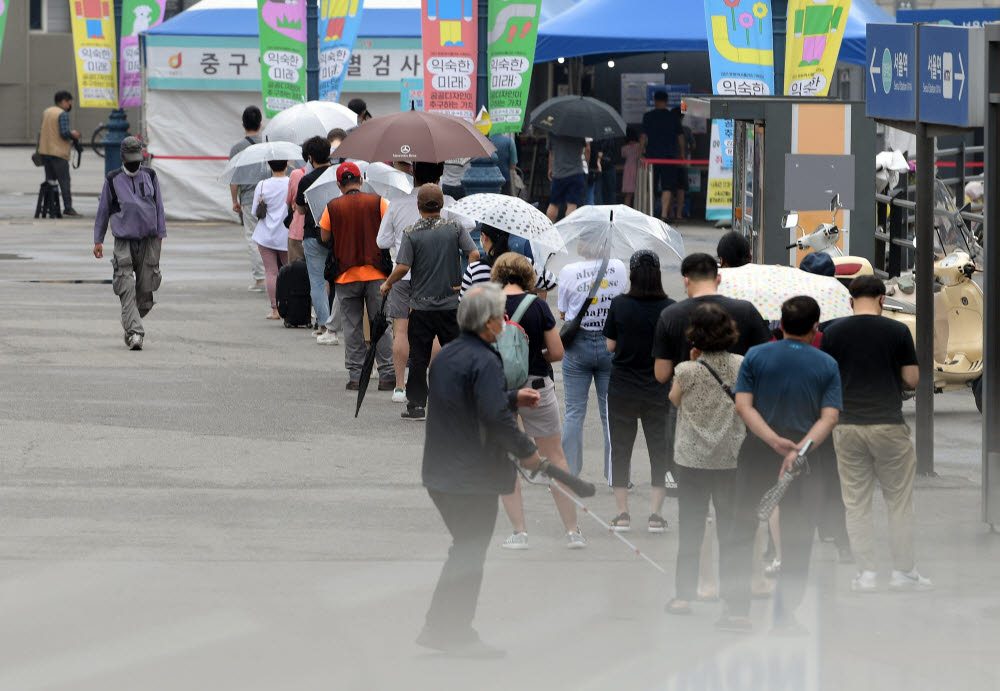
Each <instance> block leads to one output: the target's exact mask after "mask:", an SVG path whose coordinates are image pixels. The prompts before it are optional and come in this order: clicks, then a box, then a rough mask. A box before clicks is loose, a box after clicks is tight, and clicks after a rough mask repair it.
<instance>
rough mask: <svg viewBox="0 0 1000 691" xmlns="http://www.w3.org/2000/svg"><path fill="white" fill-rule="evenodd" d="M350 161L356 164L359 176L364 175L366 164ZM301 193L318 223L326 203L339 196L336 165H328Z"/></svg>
mask: <svg viewBox="0 0 1000 691" xmlns="http://www.w3.org/2000/svg"><path fill="white" fill-rule="evenodd" d="M352 163H354V164H355V165H357V167H358V169H359V170H360V171H361V176H362V177H364V174H365V171H366V170H367V169H368V164H367V163H365V162H364V161H352ZM303 195H304V196H305V198H306V204H308V205H309V210H310V211H312V215H313V218H315V219H316V222H317V223H319V219H320V218H322V217H323V209H325V208H326V205H327V204H329V203H330V202H331V201H333V200H334V199H336V198H337V197H339V196H341V192H340V185H339V184H337V166H336V165H330V166H329V167H328V168H327V169H326V171H325V172H324V173H323V174H322V175H320V176H319V177H318V178H316V181H315V182H313V184H311V185H310V186H309V189H307V190H306V191H305V192H304V193H303Z"/></svg>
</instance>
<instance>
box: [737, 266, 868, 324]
mask: <svg viewBox="0 0 1000 691" xmlns="http://www.w3.org/2000/svg"><path fill="white" fill-rule="evenodd" d="M719 273H720V274H721V276H722V282H721V283H720V284H719V293H721V294H722V295H726V296H728V297H731V298H737V299H739V300H747V301H749V302H752V303H753V305H754V307H756V308H757V311H758V312H760V314H761V316H762V317H764V319H767V320H768V321H773V320H776V319H781V305H782V303H783V302H784V301H785V300H787V299H788V298H791V297H795V296H797V295H808V296H809V297H811V298H813V299H814V300H816V302H818V303H819V309H820V319H821V320H822V321H829V320H831V319H839V318H840V317H849V316H851V314H852V313H853V312H852V310H851V294H850V293H849V292H848V291H847V288H845V287H844V286H843V284H842V283H841V282H840V281H838V280H837V279H836V278H833V277H831V276H819V275H817V274H811V273H807V272H805V271H802V270H801V269H796V268H793V267H790V266H765V265H763V264H747V265H746V266H741V267H739V268H737V269H722V270H721V271H720V272H719Z"/></svg>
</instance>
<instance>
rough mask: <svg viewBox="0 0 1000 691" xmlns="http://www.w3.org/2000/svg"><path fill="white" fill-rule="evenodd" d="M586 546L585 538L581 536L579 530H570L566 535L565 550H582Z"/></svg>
mask: <svg viewBox="0 0 1000 691" xmlns="http://www.w3.org/2000/svg"><path fill="white" fill-rule="evenodd" d="M586 546H587V538H585V537H584V536H583V533H581V532H580V529H579V528H577V529H576V530H570V531H569V532H567V533H566V548H567V549H583V548H584V547H586Z"/></svg>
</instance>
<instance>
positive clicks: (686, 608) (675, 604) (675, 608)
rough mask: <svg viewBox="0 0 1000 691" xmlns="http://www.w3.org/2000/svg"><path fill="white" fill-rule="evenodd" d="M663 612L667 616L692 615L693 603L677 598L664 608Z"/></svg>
mask: <svg viewBox="0 0 1000 691" xmlns="http://www.w3.org/2000/svg"><path fill="white" fill-rule="evenodd" d="M663 611H664V612H666V613H667V614H681V615H683V614H691V603H689V602H688V601H687V600H680V599H678V598H676V597H675V598H674V599H673V600H671V601H670V602H668V603H667V606H666V607H664V608H663Z"/></svg>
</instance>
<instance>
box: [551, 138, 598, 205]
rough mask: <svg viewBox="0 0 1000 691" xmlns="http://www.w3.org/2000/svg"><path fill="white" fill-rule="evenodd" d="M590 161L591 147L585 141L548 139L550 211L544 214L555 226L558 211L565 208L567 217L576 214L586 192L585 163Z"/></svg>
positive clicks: (579, 139) (580, 139)
mask: <svg viewBox="0 0 1000 691" xmlns="http://www.w3.org/2000/svg"><path fill="white" fill-rule="evenodd" d="M586 158H590V144H588V143H587V140H585V139H584V138H583V137H561V136H558V135H555V134H550V135H549V180H550V181H551V183H552V184H551V189H550V192H549V207H548V209H546V210H545V214H546V215H547V216H548V217H549V218H550V219H551V220H552V222H553V223H555V222H556V220H558V218H559V207H561V206H562V205H563V204H565V205H566V215H567V216H569V215H570V214H571V213H573V212H574V211H576V207H578V206H579V205H580V202H581V201H582V200H583V195H584V192H586V189H587V176H586V174H585V173H584V168H583V162H584V160H586Z"/></svg>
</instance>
